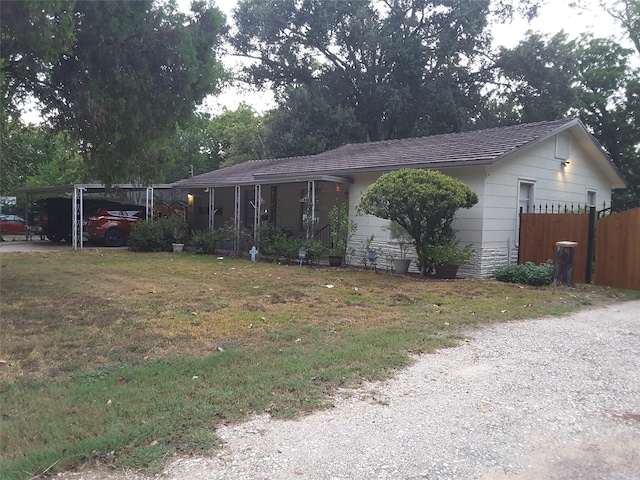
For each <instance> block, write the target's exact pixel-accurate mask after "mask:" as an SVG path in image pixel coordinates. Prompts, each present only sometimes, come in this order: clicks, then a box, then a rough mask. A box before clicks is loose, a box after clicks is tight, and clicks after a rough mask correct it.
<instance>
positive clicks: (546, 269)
mask: <svg viewBox="0 0 640 480" xmlns="http://www.w3.org/2000/svg"><path fill="white" fill-rule="evenodd" d="M493 274H494V276H495V277H496V280H498V281H500V282H507V283H522V284H524V285H532V286H536V287H539V286H543V285H551V283H553V264H552V263H551V262H547V263H543V264H540V265H536V264H535V263H533V262H527V263H525V264H524V265H507V266H505V267H499V268H496V270H495V271H494V272H493Z"/></svg>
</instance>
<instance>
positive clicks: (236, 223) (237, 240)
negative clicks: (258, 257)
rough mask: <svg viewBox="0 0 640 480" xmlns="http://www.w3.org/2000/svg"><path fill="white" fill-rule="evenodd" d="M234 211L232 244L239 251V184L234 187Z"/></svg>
mask: <svg viewBox="0 0 640 480" xmlns="http://www.w3.org/2000/svg"><path fill="white" fill-rule="evenodd" d="M235 192H236V194H235V212H234V218H233V221H234V226H235V231H236V232H235V233H236V242H235V245H234V250H235V251H236V252H238V251H240V185H236V187H235Z"/></svg>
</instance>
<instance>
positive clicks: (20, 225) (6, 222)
mask: <svg viewBox="0 0 640 480" xmlns="http://www.w3.org/2000/svg"><path fill="white" fill-rule="evenodd" d="M0 230H1V231H2V235H26V233H27V230H26V228H25V226H24V218H22V217H19V216H17V215H0Z"/></svg>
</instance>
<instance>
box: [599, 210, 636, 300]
mask: <svg viewBox="0 0 640 480" xmlns="http://www.w3.org/2000/svg"><path fill="white" fill-rule="evenodd" d="M595 261H596V264H595V265H596V266H595V278H594V283H595V284H596V285H608V286H610V287H616V288H625V289H630V290H640V208H634V209H633V210H627V211H626V212H620V213H615V214H613V215H609V216H608V217H604V218H601V219H600V220H598V223H597V224H596V255H595Z"/></svg>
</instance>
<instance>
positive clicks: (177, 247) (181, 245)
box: [171, 243, 184, 252]
mask: <svg viewBox="0 0 640 480" xmlns="http://www.w3.org/2000/svg"><path fill="white" fill-rule="evenodd" d="M171 248H172V249H173V251H174V252H181V251H182V250H183V249H184V243H172V244H171Z"/></svg>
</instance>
